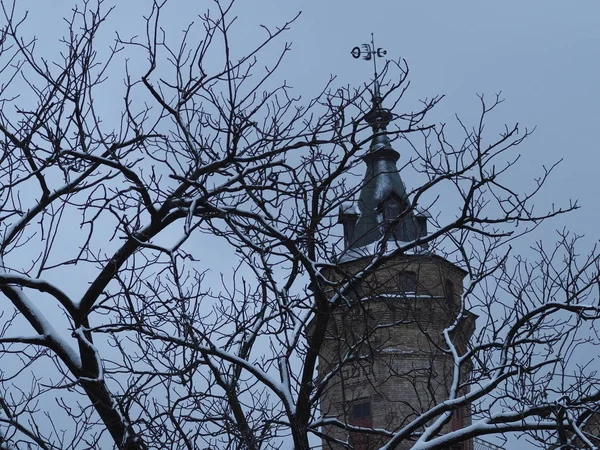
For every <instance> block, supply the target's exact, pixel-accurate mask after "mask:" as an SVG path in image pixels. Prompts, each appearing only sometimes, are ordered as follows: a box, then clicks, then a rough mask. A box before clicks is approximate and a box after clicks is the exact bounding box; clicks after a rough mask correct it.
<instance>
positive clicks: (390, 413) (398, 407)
mask: <svg viewBox="0 0 600 450" xmlns="http://www.w3.org/2000/svg"><path fill="white" fill-rule="evenodd" d="M381 103H382V99H381V97H380V95H379V92H378V87H377V82H375V89H374V95H373V108H372V110H371V111H370V112H369V113H368V114H367V115H366V116H365V120H366V121H367V122H368V123H369V125H370V126H371V128H372V130H373V138H372V141H371V144H370V148H369V151H368V152H367V153H366V154H365V156H364V157H363V160H364V163H365V165H366V171H365V178H364V180H363V183H362V185H361V190H360V194H359V198H358V200H357V201H356V202H349V203H345V204H343V205H342V207H341V208H340V212H339V222H340V223H341V224H342V225H343V228H344V241H345V252H344V253H343V255H342V257H341V258H340V260H339V264H338V265H337V267H336V270H335V271H334V273H331V274H330V277H331V278H332V279H334V280H336V281H338V282H339V283H337V284H336V285H337V286H338V287H341V286H344V285H346V286H348V284H347V283H346V281H347V280H353V281H350V283H351V286H352V288H351V289H349V290H348V289H346V291H345V292H344V294H343V295H344V302H343V305H344V306H343V307H340V308H338V309H337V310H336V312H334V313H333V315H332V317H331V319H330V321H329V326H328V329H327V335H326V340H325V341H324V344H323V346H322V349H321V352H320V355H319V380H320V382H321V383H322V384H325V386H326V387H325V390H324V392H323V395H322V398H321V414H322V417H323V418H324V419H332V421H331V422H336V421H337V422H338V425H335V424H333V423H332V424H331V425H327V426H325V427H324V429H323V431H324V435H325V436H327V437H326V438H323V448H327V449H341V448H348V446H351V448H354V449H356V450H359V449H360V450H367V449H371V448H379V447H380V446H381V445H383V444H384V443H385V442H386V441H387V439H388V438H387V437H386V435H385V432H384V433H379V434H376V433H365V432H364V431H361V430H358V429H355V431H352V427H357V428H370V429H379V430H387V431H389V432H397V431H399V430H401V429H403V428H404V427H405V426H406V425H408V424H409V423H411V422H412V421H413V420H414V419H415V418H417V417H419V416H420V415H421V414H422V413H423V412H425V411H427V410H428V409H429V408H431V407H432V406H434V405H436V404H438V403H440V402H442V401H444V400H445V399H447V398H448V393H449V389H450V383H451V381H452V377H453V370H454V364H453V359H452V357H451V355H449V354H448V353H447V348H448V346H447V343H446V341H445V337H444V334H443V331H444V329H445V328H446V327H448V326H449V325H451V324H453V323H455V322H456V323H457V326H456V327H455V328H454V331H453V332H452V333H451V335H450V338H451V339H452V341H453V342H454V344H455V345H456V348H457V351H458V352H461V353H462V352H464V351H465V349H466V343H467V342H468V339H469V338H470V336H471V335H472V333H473V330H474V316H473V315H471V314H469V313H463V312H461V309H460V302H461V300H460V299H461V295H462V286H463V279H464V277H465V275H466V273H465V272H464V271H463V270H462V269H460V268H459V267H458V266H456V265H454V264H452V263H451V262H449V261H447V260H446V259H444V258H442V257H440V256H438V255H436V254H435V253H434V252H433V251H432V250H430V249H429V248H428V246H427V245H426V244H425V243H424V242H423V241H422V239H421V238H423V237H425V236H427V219H428V214H427V213H426V212H424V211H416V210H414V209H413V208H412V206H411V202H410V199H409V197H408V194H407V191H406V188H405V186H404V183H403V182H402V179H401V177H400V173H399V171H398V167H397V161H398V159H399V154H398V152H396V151H395V150H394V149H393V148H392V145H391V141H390V139H389V136H388V134H387V131H386V130H387V126H388V125H389V122H390V120H391V113H390V112H389V111H387V110H385V109H384V108H383V106H382V104H381ZM409 243H412V244H411V245H408V247H409V249H407V251H405V252H402V253H399V254H395V256H393V257H390V258H386V257H384V261H382V262H381V264H380V265H378V266H377V268H376V269H375V270H373V271H370V270H369V271H366V272H365V269H366V268H367V267H368V266H369V265H370V264H372V263H373V261H374V260H375V259H374V256H375V254H376V253H377V252H379V254H380V255H381V254H384V253H385V252H384V251H382V245H383V246H385V249H387V250H389V249H393V248H398V246H400V247H404V246H407V244H409ZM385 249H384V250H385ZM363 274H365V275H363ZM348 292H350V293H348ZM336 294H339V291H336V289H332V291H331V295H332V296H333V295H336ZM468 372H469V369H468V368H465V367H463V368H461V369H460V371H459V373H460V375H461V376H460V378H461V379H462V380H463V381H464V380H465V379H466V378H467V376H468ZM470 420H471V417H470V409H469V408H468V407H465V408H462V409H459V410H457V411H455V413H453V416H452V418H451V420H449V421H448V422H447V423H446V424H445V425H444V426H443V428H442V429H441V430H440V433H447V432H449V431H451V430H452V429H456V428H460V427H462V426H464V425H467V424H469V423H470ZM339 423H341V424H343V426H339ZM422 428H423V427H420V428H416V429H414V430H412V431H411V432H410V436H413V437H414V436H416V435H417V434H418V433H419V432H420V431H421V430H422ZM411 446H412V443H411V442H410V440H407V441H406V442H405V443H403V444H402V445H401V446H400V447H398V448H400V449H402V450H404V449H410V448H411ZM472 446H473V444H472V442H469V441H467V442H463V443H461V444H459V445H457V446H454V447H452V450H471V449H472Z"/></svg>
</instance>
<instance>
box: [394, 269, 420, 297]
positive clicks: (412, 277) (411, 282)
mask: <svg viewBox="0 0 600 450" xmlns="http://www.w3.org/2000/svg"><path fill="white" fill-rule="evenodd" d="M398 288H399V289H400V292H402V293H415V292H417V274H416V273H415V272H409V271H405V272H400V273H399V274H398Z"/></svg>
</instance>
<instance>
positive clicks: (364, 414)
mask: <svg viewBox="0 0 600 450" xmlns="http://www.w3.org/2000/svg"><path fill="white" fill-rule="evenodd" d="M370 418H371V402H368V401H367V402H362V403H356V404H354V405H352V423H353V424H355V422H356V421H363V420H365V419H370Z"/></svg>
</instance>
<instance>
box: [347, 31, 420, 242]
mask: <svg viewBox="0 0 600 450" xmlns="http://www.w3.org/2000/svg"><path fill="white" fill-rule="evenodd" d="M351 53H352V56H353V57H354V58H356V59H358V58H360V57H362V59H364V60H366V61H370V60H373V71H374V79H373V91H372V107H371V110H370V111H369V112H368V113H367V114H365V116H364V120H365V121H366V122H367V123H368V124H369V125H370V126H371V128H372V130H373V138H372V140H371V145H370V147H369V151H368V152H366V154H365V155H364V156H363V160H364V161H365V164H366V166H367V167H366V172H365V178H364V180H363V184H362V188H361V190H360V195H359V198H358V201H357V202H352V203H351V204H345V205H343V206H342V209H341V210H340V217H339V220H340V222H341V223H343V224H344V235H345V238H346V248H347V249H358V248H360V247H365V246H367V245H369V244H373V243H377V242H380V241H381V239H382V238H384V236H385V237H387V239H389V240H394V241H400V242H410V241H414V240H416V239H418V238H419V237H421V236H423V235H424V234H426V227H427V225H426V221H427V219H426V216H425V215H416V214H415V213H414V211H412V209H411V205H410V201H409V198H408V195H407V193H406V188H405V186H404V183H403V182H402V179H401V178H400V173H399V170H398V167H397V166H396V162H397V161H398V159H399V158H400V154H399V153H398V152H397V151H396V150H394V149H393V148H392V143H391V140H390V138H389V133H388V132H387V126H388V125H389V124H390V122H391V121H392V119H393V115H392V113H391V111H389V110H388V109H385V108H384V107H383V97H382V95H381V91H380V88H381V85H380V75H379V74H378V72H377V62H376V59H377V58H379V57H383V56H384V55H386V54H387V52H386V51H385V50H384V49H382V48H378V47H375V39H374V37H373V34H371V43H370V44H362V45H361V46H360V47H358V46H357V47H354V48H353V49H352V52H351Z"/></svg>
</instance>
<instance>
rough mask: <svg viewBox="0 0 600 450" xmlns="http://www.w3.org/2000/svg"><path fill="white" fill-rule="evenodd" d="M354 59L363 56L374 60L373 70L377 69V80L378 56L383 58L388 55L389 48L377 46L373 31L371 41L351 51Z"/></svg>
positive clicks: (366, 59)
mask: <svg viewBox="0 0 600 450" xmlns="http://www.w3.org/2000/svg"><path fill="white" fill-rule="evenodd" d="M350 53H351V54H352V56H353V57H354V59H358V58H360V57H362V59H364V60H365V61H371V60H372V61H373V70H374V71H375V80H377V58H383V57H384V56H385V55H387V50H384V49H383V48H381V47H379V48H377V47H375V38H374V37H373V33H371V43H370V44H362V45H360V46H356V47H354V48H353V49H352V51H351V52H350Z"/></svg>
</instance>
